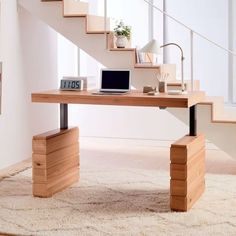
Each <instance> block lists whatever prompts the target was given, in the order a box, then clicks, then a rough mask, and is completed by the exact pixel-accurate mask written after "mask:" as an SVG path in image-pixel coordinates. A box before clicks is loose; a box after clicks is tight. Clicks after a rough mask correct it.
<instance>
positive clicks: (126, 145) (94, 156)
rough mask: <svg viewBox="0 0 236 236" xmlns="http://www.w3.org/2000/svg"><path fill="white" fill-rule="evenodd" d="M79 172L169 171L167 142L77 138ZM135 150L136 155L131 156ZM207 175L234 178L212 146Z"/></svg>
mask: <svg viewBox="0 0 236 236" xmlns="http://www.w3.org/2000/svg"><path fill="white" fill-rule="evenodd" d="M80 141H81V146H80V148H81V150H80V151H81V168H83V163H85V162H86V164H89V165H90V166H91V168H96V166H97V165H103V166H104V167H107V168H109V167H111V166H114V165H116V166H118V167H120V168H144V169H156V170H166V171H169V164H170V158H169V155H170V154H169V147H170V144H171V141H153V140H152V141H148V140H126V139H107V138H81V139H80ZM137 150H138V153H139V155H133V154H134V153H136V152H137ZM30 166H31V159H26V160H25V161H23V162H20V163H18V164H15V165H13V166H10V167H8V168H5V169H2V170H0V180H1V179H3V178H5V177H7V176H9V175H14V174H17V173H18V172H20V171H21V170H24V169H26V168H29V167H30ZM206 168H207V173H214V174H232V175H236V154H235V159H233V158H232V157H230V156H228V155H227V154H225V153H224V152H222V151H220V150H218V149H217V148H215V147H214V146H213V147H212V145H207V149H206ZM0 236H1V235H0Z"/></svg>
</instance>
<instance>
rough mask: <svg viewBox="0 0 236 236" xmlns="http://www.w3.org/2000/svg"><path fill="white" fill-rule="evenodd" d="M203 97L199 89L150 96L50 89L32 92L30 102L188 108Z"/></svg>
mask: <svg viewBox="0 0 236 236" xmlns="http://www.w3.org/2000/svg"><path fill="white" fill-rule="evenodd" d="M204 98H205V93H204V92H201V91H196V92H189V93H188V94H185V95H168V94H164V93H163V94H158V95H155V96H150V95H147V94H143V93H142V92H139V91H132V92H130V93H127V94H123V95H95V94H92V92H90V91H80V92H77V91H60V90H51V91H44V92H39V93H32V102H39V103H66V104H91V105H116V106H146V107H180V108H188V107H190V106H193V105H196V104H198V103H200V102H201V101H202V100H203V99H204Z"/></svg>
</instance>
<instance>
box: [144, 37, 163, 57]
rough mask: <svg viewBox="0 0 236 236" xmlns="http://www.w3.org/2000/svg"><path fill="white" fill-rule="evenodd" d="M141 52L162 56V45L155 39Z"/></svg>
mask: <svg viewBox="0 0 236 236" xmlns="http://www.w3.org/2000/svg"><path fill="white" fill-rule="evenodd" d="M140 52H144V53H153V54H160V45H159V43H158V42H157V41H156V40H155V39H153V40H151V41H150V42H149V43H148V44H146V45H145V46H144V47H143V48H141V49H140Z"/></svg>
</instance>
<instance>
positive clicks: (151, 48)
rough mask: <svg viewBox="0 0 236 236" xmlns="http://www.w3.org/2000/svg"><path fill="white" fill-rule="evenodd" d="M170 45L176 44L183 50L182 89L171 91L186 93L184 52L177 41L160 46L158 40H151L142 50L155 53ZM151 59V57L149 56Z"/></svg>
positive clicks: (181, 50)
mask: <svg viewBox="0 0 236 236" xmlns="http://www.w3.org/2000/svg"><path fill="white" fill-rule="evenodd" d="M168 46H176V47H178V48H179V49H180V52H181V91H179V92H178V91H177V90H174V91H170V93H172V92H173V93H178V94H184V93H186V91H185V86H184V52H183V49H182V48H181V47H180V46H179V45H178V44H176V43H167V44H164V45H162V46H159V44H158V43H157V41H156V40H154V39H153V40H151V41H150V42H149V43H148V44H146V45H145V46H144V47H143V48H142V49H141V50H140V52H144V53H153V54H160V48H164V47H168ZM149 59H150V58H149Z"/></svg>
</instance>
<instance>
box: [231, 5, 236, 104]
mask: <svg viewBox="0 0 236 236" xmlns="http://www.w3.org/2000/svg"><path fill="white" fill-rule="evenodd" d="M231 3H232V9H231V20H232V24H231V31H232V34H231V35H232V44H233V45H232V46H233V48H232V49H233V51H234V52H236V1H234V0H231ZM233 88H234V89H233V91H234V97H233V101H234V102H236V57H235V56H234V57H233Z"/></svg>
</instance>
